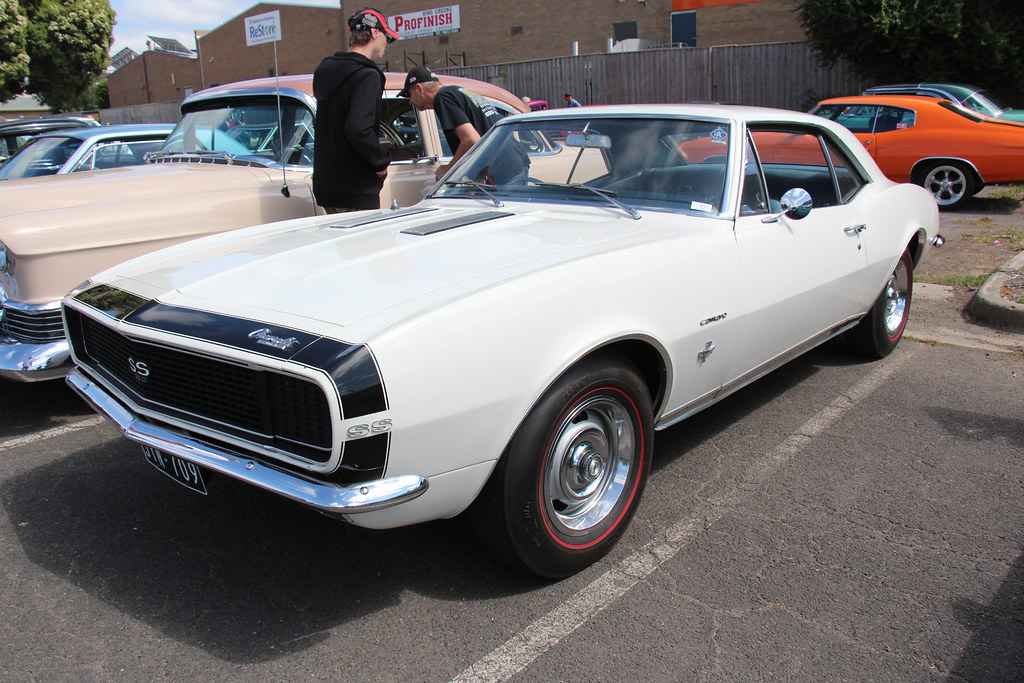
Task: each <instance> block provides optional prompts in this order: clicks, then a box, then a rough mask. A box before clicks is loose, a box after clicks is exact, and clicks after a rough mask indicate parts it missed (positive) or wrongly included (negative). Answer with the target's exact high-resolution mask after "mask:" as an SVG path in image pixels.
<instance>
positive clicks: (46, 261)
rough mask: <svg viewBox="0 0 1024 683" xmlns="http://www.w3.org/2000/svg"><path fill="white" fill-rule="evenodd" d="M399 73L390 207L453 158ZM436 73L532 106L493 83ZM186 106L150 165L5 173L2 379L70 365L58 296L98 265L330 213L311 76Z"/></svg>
mask: <svg viewBox="0 0 1024 683" xmlns="http://www.w3.org/2000/svg"><path fill="white" fill-rule="evenodd" d="M404 80H405V75H404V74H398V73H389V74H387V81H386V85H385V88H386V89H385V93H384V99H383V102H382V130H381V136H382V139H383V140H384V141H385V145H386V146H388V147H389V148H391V150H392V158H393V162H392V164H391V166H390V168H389V173H388V178H387V180H386V182H385V185H384V189H383V191H382V192H381V202H382V203H381V205H382V206H390V205H392V204H397V205H399V206H409V205H411V204H414V203H415V202H417V201H419V200H420V199H422V198H423V195H424V194H425V193H426V192H427V190H429V189H430V188H431V187H432V186H433V185H434V172H435V170H436V169H437V166H438V163H439V158H440V159H441V161H444V160H445V159H444V157H450V156H451V154H450V151H449V150H448V148H447V143H446V142H445V141H444V138H443V136H442V135H440V133H439V131H438V127H437V119H436V117H435V116H434V115H433V113H432V112H429V111H428V112H417V111H415V110H414V109H413V107H412V105H411V104H410V103H409V100H407V99H404V98H400V97H398V96H397V94H398V91H399V90H401V88H402V87H403V85H404ZM441 80H442V81H443V82H445V83H452V84H460V85H465V86H466V87H468V88H470V89H472V90H474V91H476V92H478V93H480V94H481V95H484V96H485V97H488V98H489V99H491V100H492V101H494V102H495V104H496V106H498V107H499V108H500V109H501V110H503V111H505V112H508V113H516V112H520V111H526V105H525V104H523V102H522V100H520V99H519V98H518V97H516V96H514V95H512V94H511V93H509V92H507V91H505V90H503V89H501V88H499V87H497V86H494V85H491V84H489V83H483V82H480V81H475V80H471V79H465V78H457V77H449V76H441ZM278 94H280V96H281V97H280V101H278V98H277V95H278ZM279 104H280V108H279V107H278V105H279ZM181 111H182V114H183V117H182V119H181V121H180V122H179V123H178V125H177V127H176V128H175V129H174V131H173V132H172V133H171V134H170V136H169V137H168V138H167V140H166V142H165V143H164V146H163V147H162V149H161V151H160V152H159V153H157V154H156V156H154V157H152V158H151V159H150V162H151V163H149V164H146V165H145V166H136V167H131V168H119V169H112V170H106V171H94V172H92V173H87V174H72V175H69V176H62V177H47V178H38V179H26V180H11V181H6V182H4V183H0V378H4V379H10V380H23V381H34V380H44V379H52V378H55V377H60V376H63V375H64V374H65V373H66V372H67V369H68V346H67V341H66V340H65V338H64V329H63V327H62V326H61V319H60V298H61V297H62V296H64V294H66V293H67V292H68V290H70V289H71V288H72V287H74V286H75V285H77V284H78V283H80V282H81V281H82V280H84V279H85V278H87V277H89V276H90V275H92V274H93V273H95V272H97V271H99V270H102V269H104V268H107V267H109V266H112V265H114V264H115V263H118V262H120V261H124V260H125V259H128V258H131V257H133V256H138V255H139V254H143V253H146V252H148V251H152V250H154V249H158V248H160V247H165V246H168V245H171V244H175V243H177V242H181V241H184V240H188V239H192V238H196V237H201V236H203V235H208V234H210V233H215V232H223V231H225V230H233V229H235V228H242V227H247V226H250V225H256V224H260V223H267V222H269V221H278V220H284V219H288V218H298V217H300V216H314V215H316V214H318V213H320V214H322V213H323V211H322V209H318V207H317V206H316V204H315V202H314V200H313V194H312V170H313V169H312V159H313V156H312V154H313V116H314V113H315V111H316V102H315V101H314V99H313V96H312V76H308V75H306V76H284V77H282V78H280V79H279V80H278V79H273V78H265V79H258V80H253V81H245V82H242V83H233V84H229V85H223V86H219V87H215V88H209V89H207V90H204V91H202V92H199V93H196V94H195V95H193V96H192V97H189V98H188V99H186V100H185V101H184V102H183V103H182V105H181ZM279 116H280V121H281V123H282V124H283V125H282V126H281V127H280V128H279V126H278V122H279ZM281 130H283V131H284V135H281V134H280V133H279V131H281ZM282 138H283V140H282Z"/></svg>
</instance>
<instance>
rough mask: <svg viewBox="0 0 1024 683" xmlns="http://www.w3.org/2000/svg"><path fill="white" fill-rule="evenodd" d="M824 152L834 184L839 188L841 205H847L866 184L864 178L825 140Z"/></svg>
mask: <svg viewBox="0 0 1024 683" xmlns="http://www.w3.org/2000/svg"><path fill="white" fill-rule="evenodd" d="M825 151H826V153H827V154H828V158H829V161H831V162H832V169H833V170H834V171H835V174H836V183H837V184H838V186H839V196H840V198H841V199H842V202H843V204H845V203H847V202H848V201H850V200H851V199H853V197H854V196H855V195H856V194H857V193H858V192H860V188H862V187H864V185H865V184H866V183H865V181H864V178H863V177H862V176H861V174H860V173H859V172H858V171H857V169H856V168H855V167H853V166H852V165H850V162H849V160H847V158H846V157H845V156H843V155H842V154H840V153H839V151H838V150H837V149H836V147H835V146H834V145H833V144H832V143H831V142H829V141H828V140H825Z"/></svg>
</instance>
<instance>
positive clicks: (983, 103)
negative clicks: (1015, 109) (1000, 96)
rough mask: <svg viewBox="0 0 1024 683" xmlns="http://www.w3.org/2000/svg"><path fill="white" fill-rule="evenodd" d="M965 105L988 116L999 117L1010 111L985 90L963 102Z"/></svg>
mask: <svg viewBox="0 0 1024 683" xmlns="http://www.w3.org/2000/svg"><path fill="white" fill-rule="evenodd" d="M963 105H964V106H965V107H967V108H968V109H973V110H974V111H976V112H979V113H981V114H985V115H986V116H998V115H999V114H1002V113H1003V112H1004V111H1006V110H1007V109H1009V107H1007V106H1006V105H1005V104H1003V103H1002V102H1000V101H999V100H997V99H996V98H994V97H992V95H989V94H988V93H987V92H985V91H983V90H981V91H978V92H976V93H974V94H973V95H971V96H970V97H968V98H967V99H966V100H964V101H963Z"/></svg>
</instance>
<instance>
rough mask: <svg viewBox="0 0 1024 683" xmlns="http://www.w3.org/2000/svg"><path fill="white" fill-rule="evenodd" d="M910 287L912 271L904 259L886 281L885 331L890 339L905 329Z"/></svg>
mask: <svg viewBox="0 0 1024 683" xmlns="http://www.w3.org/2000/svg"><path fill="white" fill-rule="evenodd" d="M909 289H910V273H909V272H908V271H907V263H906V261H904V260H903V259H900V262H899V263H898V264H897V265H896V270H894V271H893V272H892V275H890V276H889V281H888V282H886V283H885V314H884V315H885V331H886V332H887V333H888V335H889V338H890V339H894V338H895V337H896V335H898V334H899V333H900V331H901V330H902V329H903V323H904V321H905V320H906V317H907V299H908V296H907V295H908V291H909Z"/></svg>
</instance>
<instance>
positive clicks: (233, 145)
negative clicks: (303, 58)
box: [157, 100, 313, 164]
mask: <svg viewBox="0 0 1024 683" xmlns="http://www.w3.org/2000/svg"><path fill="white" fill-rule="evenodd" d="M277 111H278V110H277V104H276V102H274V101H273V100H268V101H261V102H259V103H244V104H240V105H239V104H235V105H231V104H223V105H222V106H218V107H214V108H209V109H203V110H201V111H192V112H188V113H187V114H185V116H184V117H183V118H182V119H181V121H180V122H178V125H177V127H176V128H175V129H174V131H172V132H171V134H170V135H169V136H168V137H167V140H166V141H165V142H164V144H163V147H161V148H160V150H159V151H158V152H157V156H161V155H166V154H183V153H184V154H194V153H203V152H206V153H208V152H224V153H226V154H229V155H232V156H249V157H253V156H255V157H261V158H263V159H266V160H267V161H268V162H275V163H288V164H299V163H303V164H311V163H312V149H313V114H312V113H311V112H310V111H309V110H308V109H307V108H306V107H304V106H302V105H300V104H297V103H295V102H293V101H288V100H284V101H282V102H281V121H282V123H283V126H284V128H283V129H284V136H283V137H284V140H283V144H282V140H281V136H279V135H278V123H277V122H278V116H277ZM282 149H283V152H282Z"/></svg>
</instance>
